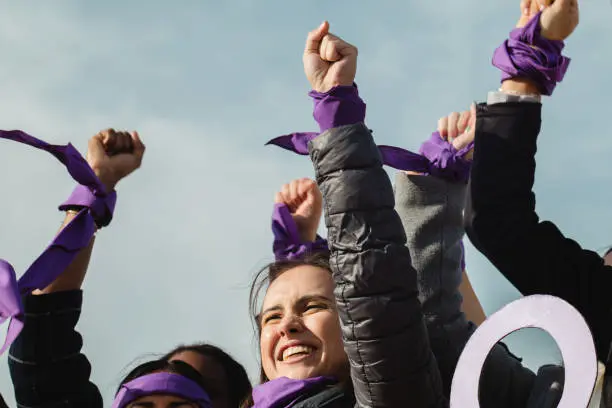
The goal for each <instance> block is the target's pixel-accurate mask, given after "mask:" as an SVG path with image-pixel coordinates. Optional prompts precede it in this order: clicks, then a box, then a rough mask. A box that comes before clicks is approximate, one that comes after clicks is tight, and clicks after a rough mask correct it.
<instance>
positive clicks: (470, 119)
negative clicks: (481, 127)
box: [438, 104, 476, 160]
mask: <svg viewBox="0 0 612 408" xmlns="http://www.w3.org/2000/svg"><path fill="white" fill-rule="evenodd" d="M438 132H439V133H440V136H442V138H443V139H444V140H448V142H449V143H451V144H452V145H453V147H454V148H455V149H456V150H461V149H463V148H464V147H466V146H467V145H468V144H470V142H473V141H474V136H475V135H476V105H475V104H472V106H471V107H470V110H467V111H464V112H461V113H459V112H453V113H451V114H450V115H448V116H444V117H443V118H440V120H438ZM473 156H474V149H472V150H470V151H469V152H468V153H467V154H466V155H465V156H464V158H465V159H468V160H471V159H472V157H473Z"/></svg>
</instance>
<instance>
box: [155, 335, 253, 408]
mask: <svg viewBox="0 0 612 408" xmlns="http://www.w3.org/2000/svg"><path fill="white" fill-rule="evenodd" d="M185 351H192V352H194V353H198V354H200V355H202V356H205V357H210V358H212V359H214V360H215V361H216V362H218V363H219V364H221V366H222V367H223V369H224V370H225V375H226V376H227V395H228V396H229V399H230V403H231V406H232V407H239V406H241V404H242V403H243V402H244V401H245V399H247V398H250V396H251V392H252V390H253V387H252V386H251V381H250V380H249V376H248V374H247V372H246V370H245V369H244V367H243V366H242V365H241V364H240V363H239V362H237V361H236V360H234V358H233V357H232V356H230V355H229V354H227V353H226V352H225V351H223V350H221V349H220V348H219V347H217V346H213V345H212V344H207V343H196V344H188V345H181V346H178V347H176V348H175V349H174V350H172V351H170V352H169V353H167V354H166V355H165V356H163V357H162V358H161V359H162V360H166V361H168V360H170V359H171V358H172V357H173V356H175V355H176V354H178V353H182V352H185ZM174 361H176V360H174Z"/></svg>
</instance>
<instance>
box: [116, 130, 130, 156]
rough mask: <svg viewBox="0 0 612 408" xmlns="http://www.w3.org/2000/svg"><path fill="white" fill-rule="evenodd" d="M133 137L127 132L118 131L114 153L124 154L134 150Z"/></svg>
mask: <svg viewBox="0 0 612 408" xmlns="http://www.w3.org/2000/svg"><path fill="white" fill-rule="evenodd" d="M131 145H132V138H131V137H130V134H129V133H127V132H117V136H116V143H115V149H114V150H113V151H112V154H122V153H131V152H132V147H131Z"/></svg>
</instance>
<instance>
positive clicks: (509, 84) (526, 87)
mask: <svg viewBox="0 0 612 408" xmlns="http://www.w3.org/2000/svg"><path fill="white" fill-rule="evenodd" d="M500 90H501V91H502V92H507V93H510V94H515V95H540V90H539V88H538V86H537V85H536V84H535V82H533V81H531V80H529V79H526V78H512V79H508V80H505V81H504V82H502V85H501V89H500Z"/></svg>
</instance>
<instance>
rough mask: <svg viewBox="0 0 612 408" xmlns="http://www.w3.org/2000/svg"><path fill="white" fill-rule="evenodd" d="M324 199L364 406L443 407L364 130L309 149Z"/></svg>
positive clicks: (356, 128) (395, 224)
mask: <svg viewBox="0 0 612 408" xmlns="http://www.w3.org/2000/svg"><path fill="white" fill-rule="evenodd" d="M309 149H310V156H311V159H312V161H313V164H314V167H315V173H316V179H317V183H318V184H319V188H320V189H321V192H322V193H323V197H324V203H325V205H324V210H325V224H326V226H327V229H328V240H329V245H330V249H331V256H330V264H331V267H332V271H333V276H334V281H335V284H336V288H335V292H334V293H335V298H336V303H337V305H338V309H339V314H340V321H341V326H342V333H343V340H344V347H345V350H346V353H347V355H348V358H349V360H350V365H351V378H352V382H353V386H354V393H355V398H356V401H357V402H356V405H357V406H359V407H402V408H417V407H418V408H420V407H436V408H437V407H444V406H446V405H447V403H446V401H445V399H444V397H443V395H442V386H441V381H440V374H439V372H438V368H437V365H436V361H435V359H434V356H433V354H432V352H431V348H430V346H429V340H428V337H427V330H426V328H425V324H424V321H423V314H422V311H421V305H420V303H419V300H418V291H417V282H416V272H415V270H414V268H413V267H412V265H411V259H410V253H409V251H408V249H407V248H406V247H405V243H406V236H405V233H404V229H403V227H402V223H401V220H400V219H399V216H398V215H397V213H396V212H395V210H394V208H393V207H394V198H393V189H392V186H391V182H390V180H389V178H388V176H387V174H386V173H385V171H384V170H383V167H382V161H381V158H380V154H379V151H378V148H377V147H376V145H375V144H374V140H373V139H372V135H371V133H370V131H369V130H368V128H367V127H365V125H363V124H356V125H350V126H344V127H339V128H335V129H331V130H329V131H327V132H325V133H323V134H322V135H320V136H318V137H317V138H315V139H314V140H313V141H312V142H311V143H310V146H309Z"/></svg>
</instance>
